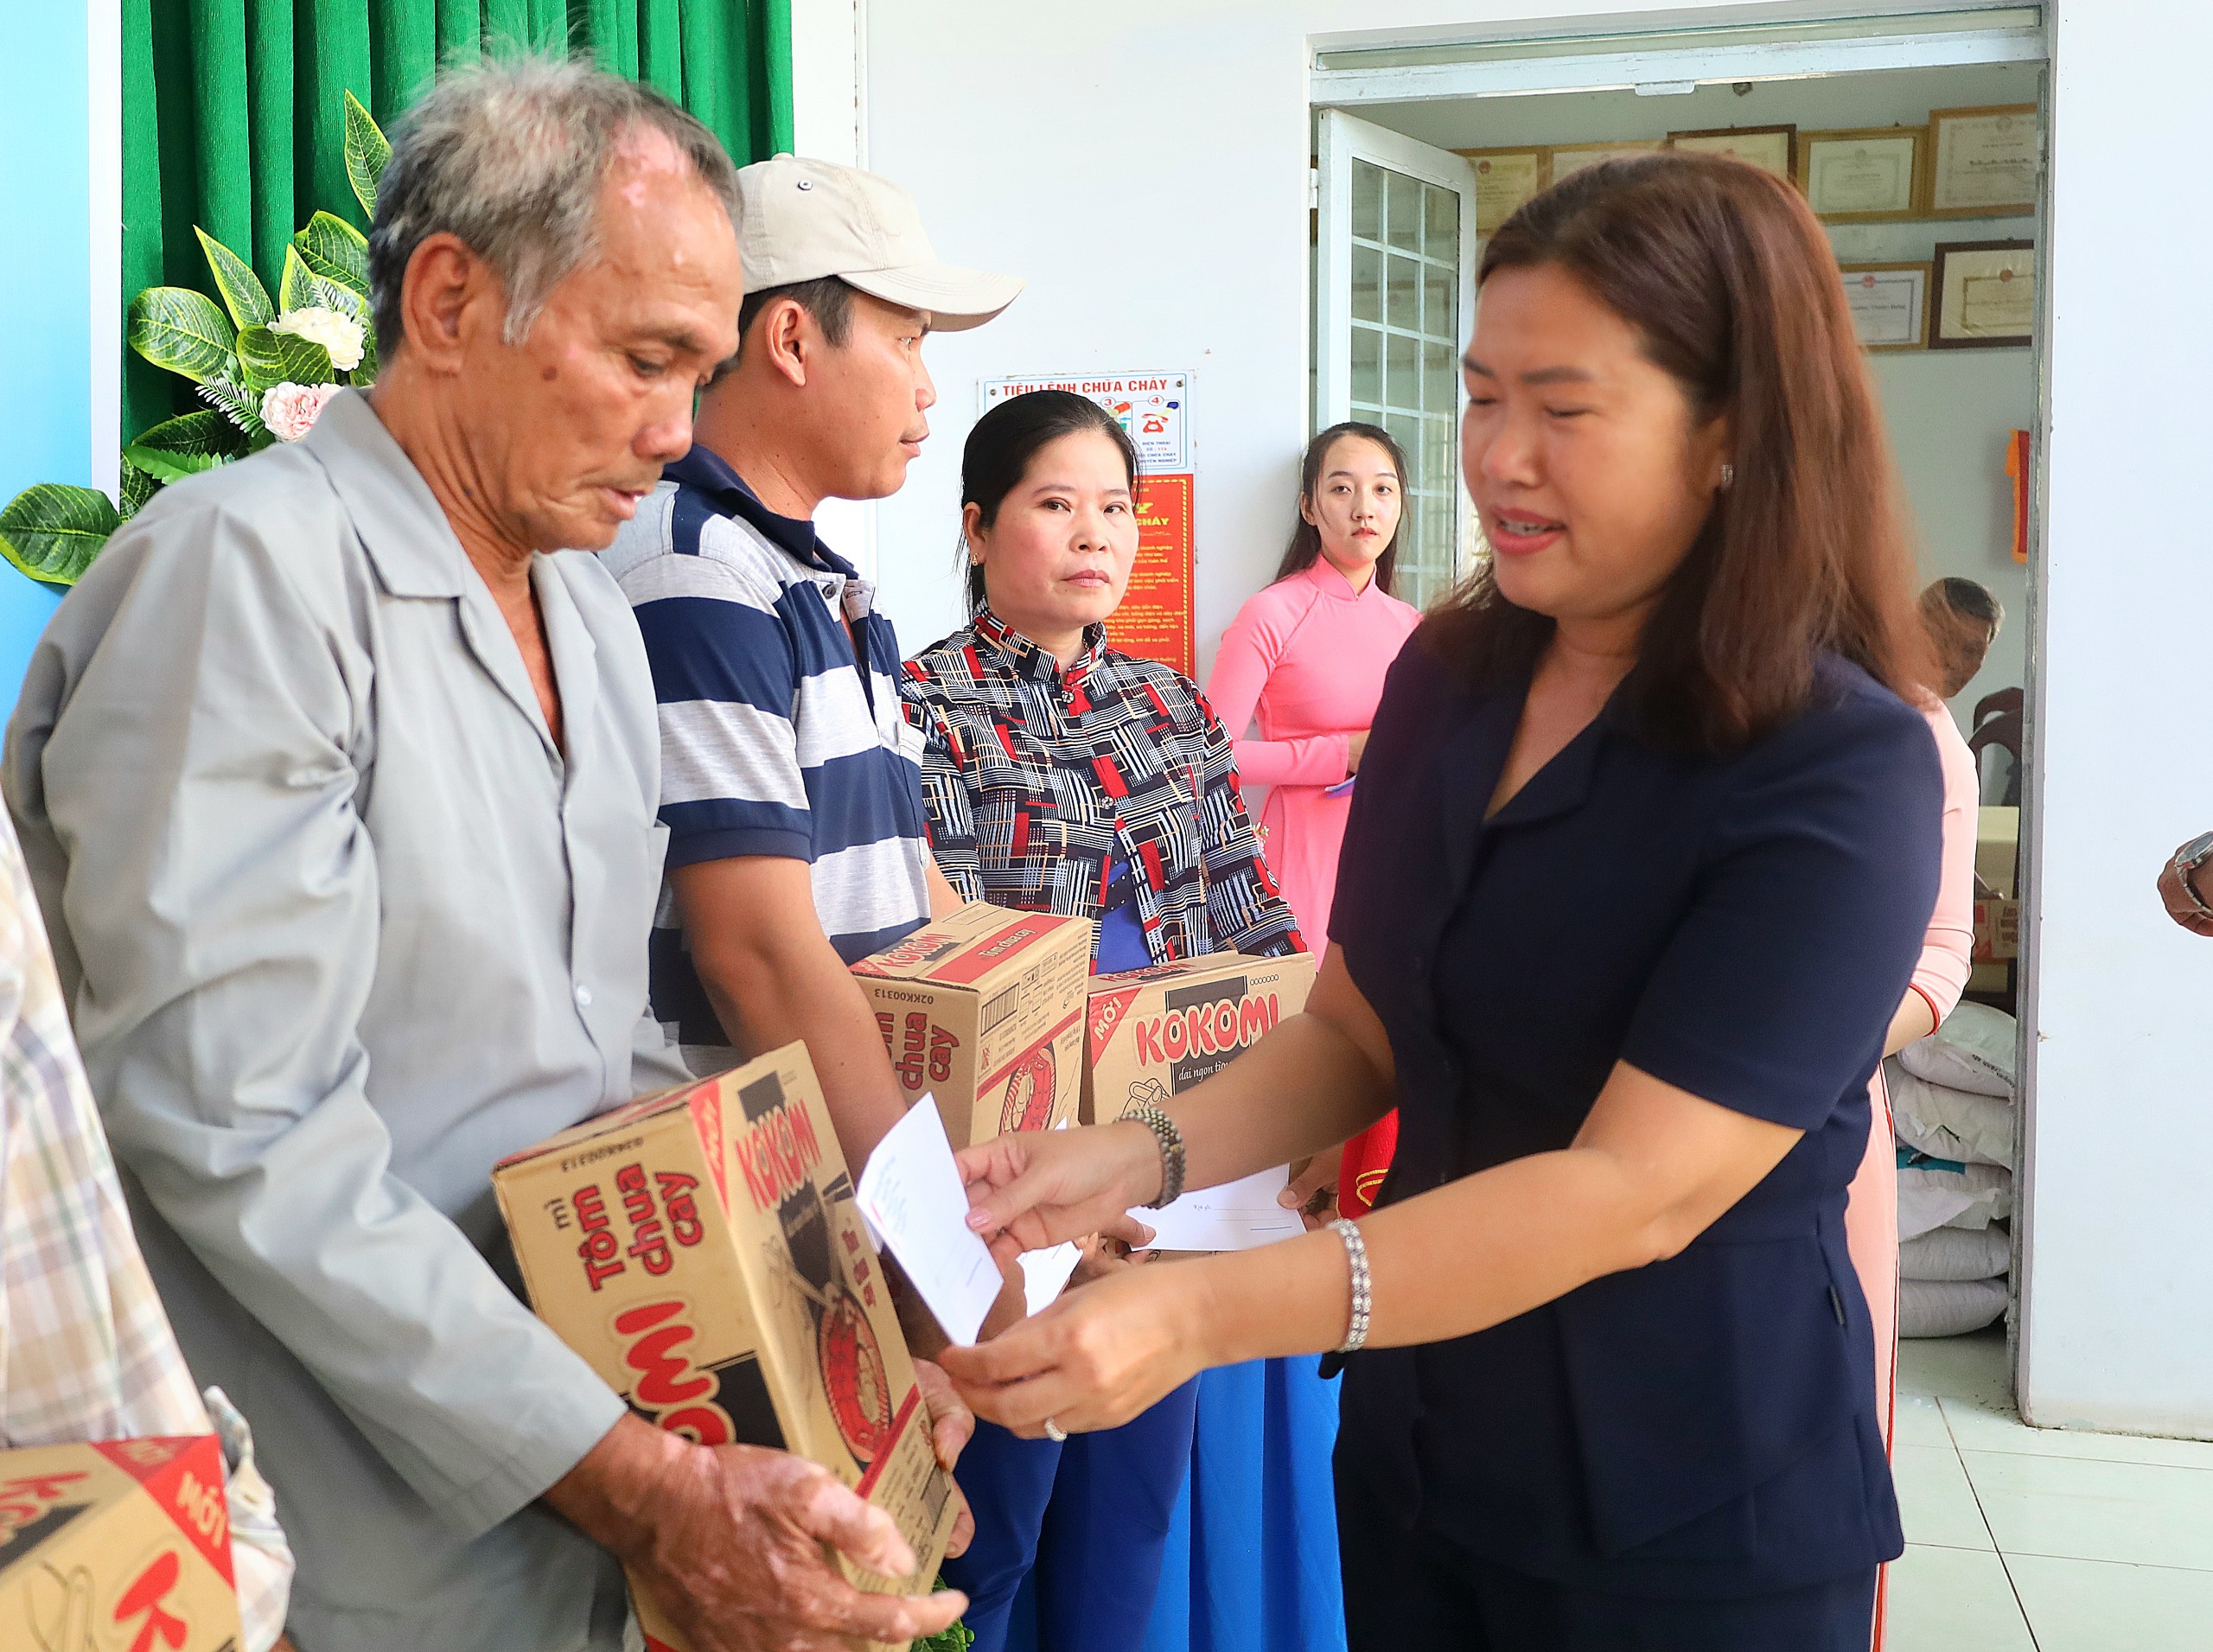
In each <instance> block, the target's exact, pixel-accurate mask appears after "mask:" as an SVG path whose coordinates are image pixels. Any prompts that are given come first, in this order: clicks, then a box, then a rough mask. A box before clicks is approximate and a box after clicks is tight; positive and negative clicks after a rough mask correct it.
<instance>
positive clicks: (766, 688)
mask: <svg viewBox="0 0 2213 1652" xmlns="http://www.w3.org/2000/svg"><path fill="white" fill-rule="evenodd" d="M738 185H739V190H740V205H741V212H742V223H741V227H740V229H739V233H738V239H739V246H740V249H741V252H742V254H743V262H744V270H745V285H746V293H745V301H744V305H743V309H741V310H740V312H739V317H738V327H739V334H740V339H741V343H740V346H739V350H738V354H737V358H736V359H735V360H734V361H732V362H731V363H730V364H729V365H728V366H727V367H725V369H724V371H723V373H721V375H720V376H719V377H718V378H717V380H716V381H715V382H714V384H713V385H711V386H710V387H709V389H708V390H707V391H706V392H705V396H704V398H703V399H702V400H701V404H700V407H699V414H698V424H697V427H696V430H695V431H694V436H693V446H692V451H691V452H690V453H689V454H688V455H686V456H685V457H684V458H683V459H682V460H680V461H679V462H677V463H675V464H673V465H670V466H669V467H667V469H666V470H665V471H664V472H663V473H662V479H661V483H660V488H658V489H657V490H656V491H655V492H654V494H653V495H652V497H651V498H649V499H647V501H643V502H642V503H641V506H640V507H639V510H638V513H637V515H636V517H635V520H632V521H631V522H629V523H628V525H627V526H624V528H623V529H622V533H621V534H620V535H619V537H618V538H617V539H616V540H615V546H614V548H613V549H612V550H610V551H609V552H606V554H605V558H604V559H605V562H606V564H607V565H608V567H609V569H610V570H611V571H613V572H614V574H615V577H616V578H617V579H618V580H619V581H620V582H621V584H622V589H623V590H624V591H625V593H627V594H628V596H629V598H630V602H631V604H632V606H633V608H634V609H635V611H636V614H637V616H638V624H639V628H640V629H641V632H642V633H643V635H644V637H645V641H646V651H647V658H648V659H649V660H651V662H652V665H653V672H654V691H655V693H656V696H657V698H659V701H660V738H661V792H660V820H661V823H662V824H663V825H665V826H667V827H668V829H669V845H668V858H667V871H666V885H665V887H664V890H663V897H664V898H663V899H662V902H661V905H660V915H659V916H658V917H657V918H656V920H655V923H656V926H657V927H656V928H655V930H654V936H653V1007H654V1014H655V1016H656V1017H658V1018H659V1019H660V1022H661V1023H662V1024H663V1025H664V1026H665V1027H666V1029H667V1030H668V1031H669V1033H670V1036H672V1038H673V1040H674V1042H675V1043H676V1044H677V1045H678V1047H679V1049H681V1050H682V1052H683V1055H684V1058H685V1060H686V1062H687V1063H688V1064H689V1065H690V1066H691V1067H692V1070H693V1071H695V1072H698V1073H700V1074H706V1073H711V1072H717V1071H719V1070H721V1069H722V1068H726V1067H728V1066H730V1064H731V1063H732V1062H735V1061H737V1060H738V1059H740V1058H741V1057H743V1056H750V1055H753V1054H756V1053H757V1052H759V1051H762V1050H764V1049H774V1048H775V1047H776V1046H778V1045H781V1044H783V1043H788V1042H790V1041H791V1040H792V1039H794V1038H799V1039H804V1040H805V1041H806V1043H807V1049H808V1051H809V1053H810V1054H811V1055H812V1056H813V1061H814V1065H815V1069H816V1071H817V1072H818V1073H819V1074H820V1077H821V1080H822V1087H823V1090H824V1093H825V1094H826V1097H827V1099H828V1101H829V1104H830V1112H831V1116H832V1119H833V1120H834V1121H835V1123H836V1125H837V1129H838V1135H839V1140H840V1142H841V1144H842V1145H843V1146H844V1148H845V1159H846V1162H847V1163H848V1164H851V1166H852V1167H853V1169H854V1170H855V1171H856V1172H858V1170H859V1169H860V1167H861V1164H862V1163H863V1162H864V1160H865V1159H866V1158H867V1157H868V1154H869V1151H870V1150H871V1148H873V1147H874V1146H875V1145H876V1144H877V1140H878V1139H880V1138H881V1137H882V1136H883V1132H885V1131H886V1130H888V1129H890V1126H892V1124H893V1123H895V1122H896V1120H897V1119H898V1118H899V1116H900V1113H902V1111H903V1102H902V1098H901V1094H900V1089H899V1084H898V1081H897V1079H896V1077H895V1076H894V1075H893V1073H892V1070H891V1062H890V1056H889V1055H888V1053H887V1052H886V1051H885V1049H884V1047H883V1042H882V1040H881V1039H880V1037H879V1036H878V1034H877V1025H876V1018H875V1016H874V1014H873V1013H872V1012H871V1009H870V1005H869V1002H868V999H867V998H866V997H865V996H864V994H863V993H862V992H861V989H860V987H859V985H858V984H857V983H856V982H855V981H854V980H853V979H852V977H851V975H850V974H849V973H847V971H846V966H848V965H850V964H851V963H852V962H853V961H854V960H857V959H859V958H862V957H864V956H865V955H866V954H869V953H871V952H874V951H876V950H877V949H878V948H879V947H886V946H889V945H890V944H891V943H892V942H894V941H897V940H899V939H901V938H902V936H904V935H905V934H908V933H909V931H911V930H913V929H915V928H917V927H919V926H920V925H921V924H922V922H925V921H926V920H927V919H928V918H929V917H930V916H931V915H932V914H933V912H934V911H935V912H943V911H947V910H950V909H952V907H953V906H954V905H955V904H957V902H958V897H956V896H954V895H953V891H952V890H951V888H950V887H949V886H948V885H947V883H946V881H945V879H944V877H943V876H942V875H941V873H940V872H939V871H938V870H937V867H936V864H935V863H934V862H933V861H932V860H931V858H930V855H929V847H928V842H927V840H926V839H925V836H924V829H923V816H922V788H921V769H920V757H921V748H922V741H921V737H920V736H919V735H917V734H915V732H913V730H910V729H909V725H908V724H907V722H906V720H905V718H903V717H902V715H901V712H900V709H899V696H898V686H897V685H898V674H899V644H898V641H897V639H896V637H895V636H894V635H893V634H892V629H891V623H890V621H889V620H887V619H886V618H885V617H884V616H883V615H881V614H878V613H877V612H876V611H875V608H874V602H873V599H874V595H875V591H874V587H873V586H872V585H871V584H870V583H869V582H868V581H866V580H864V579H861V578H859V577H858V576H857V574H856V573H855V571H854V569H853V567H852V565H851V564H850V563H848V562H846V561H845V560H844V559H843V558H840V557H839V556H838V555H837V554H836V553H835V552H832V551H831V550H830V549H829V548H828V547H827V546H826V545H823V544H822V542H821V541H820V539H818V538H817V537H816V534H815V531H814V523H813V516H814V513H815V510H816V507H818V506H820V504H821V502H822V501H824V500H825V499H829V498H839V499H881V498H883V497H884V496H885V495H886V494H892V493H896V492H897V491H898V489H899V488H900V486H901V484H902V483H903V482H905V480H906V475H907V466H908V464H909V462H910V461H911V460H913V459H914V457H915V455H916V454H918V453H919V452H920V451H921V450H922V440H923V438H924V437H927V436H928V434H929V424H928V418H927V417H926V415H927V413H928V410H929V408H930V406H931V405H932V404H933V403H934V401H935V400H936V399H937V392H936V391H935V390H934V388H933V386H931V383H930V377H929V373H928V370H927V369H926V368H925V367H923V366H922V340H923V337H924V335H927V334H928V333H929V332H930V331H932V330H934V329H947V328H967V327H976V326H979V325H981V324H982V323H983V322H987V321H989V320H991V319H992V316H996V315H998V313H999V311H1001V310H1002V309H1005V308H1006V306H1007V305H1008V304H1009V303H1012V302H1013V300H1014V297H1015V296H1016V294H1017V293H1018V292H1020V291H1021V290H1022V283H1021V282H1020V281H1018V280H1017V279H1015V278H1014V277H1010V276H1000V275H989V274H985V273H984V272H982V271H975V270H964V269H959V268H956V267H954V266H953V265H947V264H941V263H940V262H938V260H937V258H936V255H935V254H934V252H932V251H931V249H930V244H929V240H928V237H927V236H926V235H924V234H923V233H922V220H921V218H920V216H919V215H918V214H916V212H915V205H914V202H913V201H911V200H909V198H908V195H907V194H906V192H905V191H904V190H902V189H901V188H899V187H898V186H897V185H896V184H893V183H891V182H888V181H887V180H885V179H883V178H879V177H876V176H874V175H871V174H869V173H866V172H860V171H856V170H854V169H851V168H850V167H841V166H832V165H830V164H828V163H824V162H820V161H807V160H799V159H795V158H794V157H793V156H788V155H785V156H777V157H776V158H775V160H772V161H764V162H762V163H759V164H757V165H755V166H749V167H747V168H745V169H743V170H742V171H741V172H740V173H739V174H738Z"/></svg>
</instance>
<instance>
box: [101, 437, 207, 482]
mask: <svg viewBox="0 0 2213 1652" xmlns="http://www.w3.org/2000/svg"><path fill="white" fill-rule="evenodd" d="M123 456H124V458H125V459H127V460H129V461H130V462H131V463H132V464H135V465H137V467H138V468H139V469H141V470H143V471H145V472H146V473H147V474H148V475H151V476H153V477H155V478H156V479H157V480H159V481H162V482H182V481H183V480H184V479H185V478H186V477H187V476H196V475H199V474H200V473H201V471H203V470H213V469H214V468H215V467H216V466H217V465H219V464H228V463H229V462H230V461H229V460H228V459H227V458H226V457H225V456H223V455H222V454H220V453H156V452H155V451H154V450H152V449H150V448H142V447H140V446H139V445H138V444H137V443H136V442H133V443H131V445H130V446H129V447H127V448H125V449H124V450H123Z"/></svg>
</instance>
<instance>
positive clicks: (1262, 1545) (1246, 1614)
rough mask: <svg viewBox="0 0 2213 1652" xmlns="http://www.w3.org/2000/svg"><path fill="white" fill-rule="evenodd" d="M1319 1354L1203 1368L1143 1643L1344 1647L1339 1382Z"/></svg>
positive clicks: (1300, 1650)
mask: <svg viewBox="0 0 2213 1652" xmlns="http://www.w3.org/2000/svg"><path fill="white" fill-rule="evenodd" d="M1316 1365H1317V1362H1316V1360H1315V1358H1314V1356H1313V1355H1301V1356H1300V1357H1298V1358H1297V1359H1285V1360H1256V1361H1254V1362H1252V1363H1251V1364H1248V1365H1232V1366H1228V1367H1225V1368H1223V1369H1221V1370H1219V1371H1209V1372H1207V1373H1206V1374H1205V1375H1202V1377H1200V1379H1199V1409H1198V1420H1197V1426H1196V1432H1195V1434H1194V1437H1193V1439H1192V1442H1191V1473H1190V1477H1189V1480H1188V1481H1186V1482H1185V1483H1184V1487H1183V1496H1182V1497H1181V1498H1180V1499H1179V1500H1178V1501H1177V1506H1176V1515H1175V1521H1174V1524H1173V1525H1172V1526H1171V1527H1170V1528H1169V1533H1168V1552H1167V1556H1166V1559H1165V1561H1164V1564H1163V1566H1162V1567H1161V1572H1160V1586H1159V1590H1158V1593H1157V1594H1156V1595H1155V1596H1154V1598H1153V1608H1152V1621H1151V1623H1150V1624H1149V1625H1148V1626H1147V1628H1146V1630H1145V1645H1144V1652H1345V1614H1344V1593H1343V1587H1342V1583H1341V1581H1340V1572H1339V1564H1340V1563H1339V1560H1338V1555H1337V1511H1336V1487H1335V1485H1334V1483H1333V1481H1332V1477H1331V1472H1330V1453H1331V1452H1332V1451H1335V1449H1336V1440H1337V1387H1338V1385H1337V1384H1336V1382H1335V1381H1327V1382H1325V1381H1323V1380H1322V1378H1321V1376H1320V1375H1319V1374H1318V1372H1317V1369H1316Z"/></svg>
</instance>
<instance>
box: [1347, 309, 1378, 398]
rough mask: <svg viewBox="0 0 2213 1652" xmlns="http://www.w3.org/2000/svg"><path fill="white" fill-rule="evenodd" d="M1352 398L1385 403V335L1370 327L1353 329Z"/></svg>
mask: <svg viewBox="0 0 2213 1652" xmlns="http://www.w3.org/2000/svg"><path fill="white" fill-rule="evenodd" d="M1352 399H1354V400H1355V401H1358V402H1366V403H1367V404H1368V405H1369V406H1371V407H1380V406H1381V405H1383V335H1382V334H1381V333H1379V332H1377V331H1375V329H1374V328H1370V327H1355V328H1353V329H1352Z"/></svg>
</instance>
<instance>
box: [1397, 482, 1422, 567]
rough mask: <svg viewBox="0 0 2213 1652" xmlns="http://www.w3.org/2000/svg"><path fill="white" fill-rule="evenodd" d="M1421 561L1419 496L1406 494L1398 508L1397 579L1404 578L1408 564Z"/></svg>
mask: <svg viewBox="0 0 2213 1652" xmlns="http://www.w3.org/2000/svg"><path fill="white" fill-rule="evenodd" d="M1420 559H1421V496H1420V495H1419V494H1407V495H1406V498H1405V499H1404V500H1402V501H1400V506H1399V577H1400V578H1401V579H1404V578H1405V577H1406V567H1407V565H1408V564H1411V563H1415V562H1419V560H1420Z"/></svg>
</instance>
